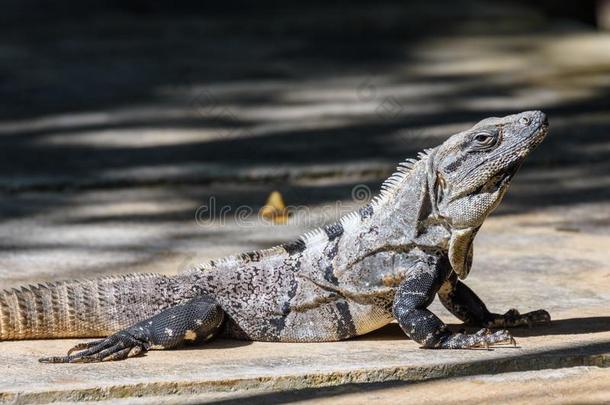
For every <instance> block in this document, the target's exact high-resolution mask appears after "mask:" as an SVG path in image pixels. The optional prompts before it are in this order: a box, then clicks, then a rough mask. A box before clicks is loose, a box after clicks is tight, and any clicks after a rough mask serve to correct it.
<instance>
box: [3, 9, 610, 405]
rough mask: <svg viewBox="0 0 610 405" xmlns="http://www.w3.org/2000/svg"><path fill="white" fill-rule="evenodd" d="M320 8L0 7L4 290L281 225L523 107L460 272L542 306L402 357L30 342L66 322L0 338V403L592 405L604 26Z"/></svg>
mask: <svg viewBox="0 0 610 405" xmlns="http://www.w3.org/2000/svg"><path fill="white" fill-rule="evenodd" d="M472 10H476V12H474V11H472ZM482 10H484V11H482ZM324 11H325V12H324V13H320V10H316V9H311V10H309V9H307V10H301V11H300V12H298V13H294V12H291V10H288V9H285V10H280V11H277V12H276V13H275V15H274V16H273V17H274V18H273V19H274V22H273V24H269V23H268V21H269V20H268V18H265V17H266V16H261V14H257V13H248V12H244V13H242V14H238V15H237V16H231V18H229V17H227V16H222V15H220V16H199V15H189V16H188V17H185V16H180V15H171V16H167V17H164V18H162V19H161V18H156V17H154V16H152V17H150V18H146V19H138V18H134V17H133V16H128V15H124V14H108V15H105V14H97V15H96V16H95V17H88V18H87V19H79V20H68V21H59V22H55V23H53V24H51V23H49V22H47V21H40V22H39V24H38V25H37V27H36V28H32V27H22V26H18V25H15V26H6V27H3V28H2V30H3V34H5V35H2V36H0V58H2V60H3V63H1V64H0V78H3V79H4V80H2V82H0V94H2V96H3V99H5V100H11V102H10V103H9V102H6V103H4V104H3V108H2V109H0V194H1V199H0V215H1V217H2V222H0V287H2V288H9V287H14V286H18V285H21V284H24V283H30V282H35V281H36V282H37V281H43V280H54V279H65V278H83V277H93V276H97V275H104V274H115V273H127V272H133V271H141V272H149V271H150V272H161V273H167V274H171V273H175V272H178V271H180V270H182V269H185V268H186V267H188V266H189V265H191V264H194V263H196V262H198V261H201V260H205V259H207V258H211V257H218V256H223V255H225V254H229V253H235V252H238V251H243V250H251V249H257V248H261V247H268V246H271V245H274V244H277V243H280V242H282V241H285V240H288V239H291V238H294V237H295V236H297V235H298V234H300V233H301V232H302V231H303V230H304V229H308V228H311V227H313V226H317V225H319V224H322V223H324V222H328V221H330V220H332V218H336V217H337V216H339V215H341V214H342V213H345V212H347V211H349V210H350V209H353V208H355V207H357V206H359V205H361V204H363V203H364V202H365V200H366V199H367V198H369V197H370V195H369V193H368V192H367V190H369V189H370V190H373V192H374V191H375V190H376V189H377V187H378V186H379V184H380V182H381V180H382V179H383V177H384V176H386V175H387V174H389V173H390V172H391V171H392V169H393V167H394V165H395V164H396V162H398V161H400V160H402V159H404V158H405V157H410V156H414V155H415V154H416V153H417V151H419V150H420V149H422V148H425V147H428V146H433V145H436V144H437V143H439V142H441V141H442V140H443V139H444V138H446V137H447V136H449V135H450V134H451V133H453V132H456V131H459V130H461V129H464V128H466V127H468V126H469V125H471V124H472V123H474V122H475V121H477V120H479V119H481V118H484V117H487V116H490V115H504V114H507V113H511V112H516V111H520V110H525V109H533V108H536V109H542V110H544V111H546V112H547V113H548V114H549V117H550V122H551V133H550V135H549V137H548V139H547V140H546V141H545V142H544V143H543V144H542V145H541V147H540V148H539V150H537V151H536V152H535V153H534V154H533V155H532V156H531V158H530V159H529V160H528V161H527V163H526V165H525V166H524V167H523V169H522V170H521V172H520V173H519V175H518V176H517V177H516V178H515V180H514V182H513V186H512V188H511V191H510V192H509V194H508V195H507V197H506V198H505V201H504V203H503V205H502V206H501V207H500V208H499V209H498V211H497V213H496V214H495V215H494V216H493V217H492V218H490V219H489V221H488V222H486V224H485V226H484V227H483V229H482V230H481V232H480V234H479V236H478V238H477V241H476V245H475V264H474V268H473V271H472V272H471V275H470V276H469V279H468V283H469V285H470V286H471V287H473V289H474V290H475V291H477V292H479V293H480V295H481V297H482V298H483V299H484V300H485V301H486V302H487V303H488V305H489V307H490V308H492V309H493V310H497V311H503V310H506V309H508V308H510V307H513V306H516V307H518V308H519V309H520V310H522V311H527V310H533V309H538V308H545V309H547V310H549V311H550V312H551V315H552V316H553V319H554V321H553V323H552V325H550V326H548V327H544V328H538V329H520V330H516V331H515V335H516V336H517V340H518V344H519V345H518V347H517V348H499V349H495V350H493V351H485V350H473V351H451V352H449V351H443V352H438V351H423V350H420V349H418V348H417V345H415V344H414V343H413V342H411V341H409V340H408V339H405V338H404V336H403V335H402V333H401V332H400V330H399V328H398V327H397V326H396V325H395V324H393V325H389V326H388V327H386V328H384V329H382V330H381V331H378V332H375V333H373V334H371V335H367V336H364V337H361V338H359V339H355V340H351V341H348V342H339V343H325V344H268V343H250V344H246V343H244V342H235V341H229V340H220V341H217V342H215V343H212V344H210V345H208V346H206V347H202V348H197V349H189V350H181V351H172V352H151V353H149V354H147V355H146V356H144V357H142V358H137V359H131V360H130V361H127V362H120V363H112V364H91V365H69V366H66V365H63V366H62V365H40V364H38V363H37V362H36V359H37V358H38V357H40V356H42V355H46V354H55V353H61V352H63V351H65V350H66V348H68V347H70V345H71V344H73V343H74V341H68V340H60V341H30V342H1V343H0V401H2V400H4V401H9V402H10V401H16V402H21V403H28V402H45V401H55V400H56V401H74V400H79V399H88V400H100V401H109V400H112V401H117V400H118V399H119V398H123V399H121V401H120V402H121V403H147V402H148V401H151V400H152V401H154V402H160V403H183V402H189V403H205V402H221V403H232V402H243V401H244V400H248V401H256V402H260V403H277V402H308V401H309V402H313V401H316V402H320V401H322V402H325V403H353V402H388V401H398V400H400V401H401V402H408V401H411V402H412V403H421V402H423V401H426V402H430V403H457V402H462V401H469V402H487V403H489V402H508V403H530V402H548V403H600V402H610V383H608V381H610V379H609V378H608V377H610V374H609V372H608V368H607V367H608V365H610V358H609V356H610V311H609V310H608V308H609V306H608V302H609V301H610V265H609V264H608V262H607V259H608V252H609V251H610V204H609V203H608V201H610V135H609V134H608V132H609V131H610V113H608V111H609V106H610V91H609V87H610V53H609V52H608V51H607V50H608V49H610V35H608V34H604V33H598V32H594V31H593V30H592V29H591V28H589V27H585V26H581V25H579V24H577V23H575V22H573V21H563V20H556V19H547V18H545V17H543V16H542V15H540V14H538V13H537V12H536V11H535V10H532V9H529V8H519V7H516V6H514V5H512V6H510V7H508V6H503V5H501V4H500V3H498V4H496V5H494V6H493V7H492V6H488V7H485V8H483V9H482V8H481V7H480V4H478V3H476V2H473V1H461V2H457V3H456V6H455V7H453V8H447V9H443V10H439V9H437V8H435V7H434V6H433V5H426V4H420V2H413V3H410V4H409V5H396V4H393V3H387V4H386V3H384V4H383V5H380V6H375V7H367V6H362V5H358V6H354V7H352V8H350V9H349V10H345V9H342V8H339V7H338V6H327V9H325V10H324ZM413 16H418V18H414V17H413ZM428 25H433V26H437V27H442V28H441V29H439V30H438V31H435V32H430V30H429V29H423V28H426V27H427V26H428ZM274 189H278V190H279V191H281V192H282V194H283V195H284V197H285V199H286V202H287V203H288V204H289V205H294V206H297V207H298V209H297V210H296V211H297V213H296V214H295V216H293V217H292V218H291V220H290V221H289V223H288V224H286V225H270V224H264V223H261V221H260V220H258V219H257V218H256V217H255V215H253V213H256V212H257V210H258V209H259V208H260V207H261V205H262V204H264V201H265V198H266V196H267V195H268V193H269V192H270V191H272V190H274ZM361 192H363V193H361ZM350 197H352V198H350ZM227 211H228V212H227ZM223 213H224V214H223ZM433 306H434V310H435V311H436V312H438V313H439V314H440V315H441V316H442V317H443V318H444V319H446V320H447V321H448V322H450V323H451V324H452V325H453V327H455V328H459V327H460V326H459V325H457V324H456V323H455V319H454V318H452V317H451V316H450V315H449V314H447V313H446V312H445V311H444V310H443V309H442V308H440V306H439V305H438V303H436V302H435V303H434V304H433ZM329 359H332V361H329ZM320 387H325V388H320ZM140 396H144V398H142V399H138V397H140Z"/></svg>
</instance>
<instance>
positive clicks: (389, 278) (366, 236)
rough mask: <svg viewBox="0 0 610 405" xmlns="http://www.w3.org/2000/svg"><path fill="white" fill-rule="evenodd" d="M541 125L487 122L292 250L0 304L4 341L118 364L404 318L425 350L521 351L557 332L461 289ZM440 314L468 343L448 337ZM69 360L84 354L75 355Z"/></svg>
mask: <svg viewBox="0 0 610 405" xmlns="http://www.w3.org/2000/svg"><path fill="white" fill-rule="evenodd" d="M547 127H548V122H547V119H546V116H545V115H544V113H542V112H540V111H528V112H523V113H520V114H516V115H510V116H507V117H504V118H488V119H485V120H483V121H481V122H479V123H478V124H476V125H475V126H474V127H473V128H471V129H469V130H466V131H464V132H461V133H458V134H456V135H454V136H452V137H450V138H449V139H448V140H447V141H445V142H444V143H443V144H441V145H440V146H438V147H436V148H433V149H429V150H427V151H425V152H423V153H421V154H420V156H419V158H418V159H417V160H407V161H405V162H403V163H401V164H400V166H399V167H398V170H397V172H396V173H395V174H393V175H392V176H391V177H390V178H389V179H387V180H386V181H385V182H384V183H383V185H382V190H381V192H380V194H379V195H378V196H377V197H376V198H375V199H374V200H373V201H372V202H371V203H370V204H368V205H367V206H365V207H363V208H361V209H360V210H359V211H357V212H353V213H351V214H348V215H346V216H344V217H343V218H341V220H339V221H338V222H336V223H335V224H332V225H328V226H326V227H323V228H321V229H317V230H315V231H313V232H310V233H307V234H305V235H304V236H302V237H301V238H299V239H298V240H296V241H294V242H291V243H286V244H284V245H281V246H277V247H274V248H270V249H267V250H262V251H256V252H251V253H245V254H241V255H238V256H230V257H227V258H224V259H221V260H217V261H210V262H209V263H206V264H203V265H201V266H199V267H197V268H195V269H192V270H189V271H188V272H185V273H183V274H179V275H177V276H161V275H142V274H134V275H129V276H121V277H108V278H101V279H97V280H89V281H71V282H58V283H49V284H41V285H38V286H30V287H24V288H21V289H14V290H10V291H4V292H2V293H0V340H12V339H35V338H59V337H105V336H108V335H110V336H109V337H107V338H104V339H101V340H97V341H94V342H89V343H83V344H79V345H77V346H76V347H74V348H72V349H71V350H70V351H69V352H68V355H67V356H61V357H48V358H44V359H41V361H45V362H82V361H102V360H118V359H124V358H126V357H131V356H134V355H137V354H139V353H141V352H144V351H146V350H149V349H153V348H173V347H176V346H178V345H180V344H182V343H185V342H194V341H202V340H207V339H210V338H212V337H213V336H216V335H219V334H222V335H224V336H229V337H234V338H241V339H251V340H261V341H278V342H321V341H334V340H340V339H347V338H350V337H353V336H357V335H362V334H365V333H367V332H370V331H372V330H374V329H378V328H380V327H382V326H383V325H385V324H387V323H389V322H391V321H392V320H393V319H396V320H397V321H398V323H399V324H400V327H401V328H402V329H403V330H404V331H405V333H406V334H407V335H409V336H410V337H411V338H412V339H413V340H415V341H416V342H417V343H419V344H420V345H421V346H422V347H424V348H449V349H456V348H471V347H480V346H489V345H494V344H503V343H511V342H514V340H513V338H512V336H511V335H510V333H509V332H508V331H506V330H499V331H496V332H491V331H489V330H488V329H486V328H488V327H490V328H491V327H496V328H504V327H512V326H519V325H531V324H535V323H544V322H549V321H550V316H549V314H548V313H547V312H546V311H544V310H539V311H534V312H530V313H527V314H523V315H520V314H519V313H518V312H517V311H516V310H510V311H508V312H507V313H505V314H503V315H499V314H495V313H491V312H489V311H488V310H487V308H486V307H485V305H484V304H483V303H482V302H481V300H480V299H479V298H478V297H477V296H476V295H475V294H474V293H473V292H472V291H471V290H470V289H469V288H468V287H467V286H466V285H465V284H464V283H463V282H462V281H460V280H458V279H464V278H465V277H466V276H467V275H468V272H469V270H470V267H471V263H472V255H473V249H472V244H473V239H474V237H475V235H476V233H477V231H478V230H479V228H480V227H481V225H482V223H483V221H484V219H485V218H486V217H487V215H488V214H489V213H490V212H491V211H492V210H493V209H494V208H495V207H496V206H497V205H498V204H499V203H500V200H501V199H502V197H503V195H504V194H505V192H506V190H507V188H508V185H509V183H510V180H511V179H512V177H513V176H514V174H515V172H516V171H517V170H518V168H519V166H520V165H521V163H522V162H523V160H524V159H525V157H526V156H527V155H528V154H529V153H530V152H531V151H532V150H533V149H534V148H535V147H536V146H537V145H538V144H539V143H540V142H541V141H542V140H543V139H544V137H545V135H546V133H547ZM436 294H438V295H439V298H440V300H441V302H442V303H443V304H444V305H445V306H446V307H447V308H448V309H449V310H450V311H451V312H452V313H453V314H454V315H455V316H457V317H458V318H459V319H461V320H462V321H464V322H465V323H467V324H471V325H479V326H481V327H484V329H481V330H480V331H479V332H477V333H474V334H465V333H453V332H451V331H450V330H449V329H448V328H447V327H446V326H445V324H444V323H443V322H442V321H441V320H440V319H439V318H438V317H436V316H435V315H434V314H433V313H432V312H430V311H429V310H428V309H427V307H428V305H429V304H430V303H431V302H432V300H433V299H434V297H435V295H436ZM73 352H77V353H75V354H73Z"/></svg>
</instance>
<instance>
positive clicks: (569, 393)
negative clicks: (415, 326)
mask: <svg viewBox="0 0 610 405" xmlns="http://www.w3.org/2000/svg"><path fill="white" fill-rule="evenodd" d="M609 378H610V369H609V368H600V367H587V366H581V367H573V368H564V369H551V370H538V371H524V372H508V373H502V374H497V375H489V374H487V375H486V374H483V375H477V376H470V377H456V378H446V379H435V380H427V381H419V382H400V381H399V382H396V381H395V382H385V383H362V384H345V385H341V386H333V387H324V388H316V389H301V390H293V391H262V390H256V389H253V390H249V391H245V392H244V391H241V392H211V393H203V394H184V395H164V396H154V397H145V398H129V399H113V400H102V401H92V402H91V403H92V404H99V405H104V404H108V403H112V404H116V405H139V404H149V403H151V402H154V403H155V404H159V405H174V404H189V405H190V404H208V403H214V404H223V405H229V404H243V403H256V404H278V403H291V404H329V405H330V404H355V403H366V404H388V403H400V404H422V403H426V404H434V405H437V404H438V405H452V404H464V403H484V404H489V403H502V404H514V405H517V404H524V405H525V404H527V405H530V404H532V403H544V404H605V403H608V398H610V386H609V385H608V379H609Z"/></svg>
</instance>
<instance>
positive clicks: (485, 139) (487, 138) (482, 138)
mask: <svg viewBox="0 0 610 405" xmlns="http://www.w3.org/2000/svg"><path fill="white" fill-rule="evenodd" d="M494 139H495V138H494V136H493V135H491V134H487V133H485V132H481V133H479V134H476V135H475V137H474V141H475V142H476V143H477V144H479V145H481V146H487V145H491V144H492V143H493V142H494Z"/></svg>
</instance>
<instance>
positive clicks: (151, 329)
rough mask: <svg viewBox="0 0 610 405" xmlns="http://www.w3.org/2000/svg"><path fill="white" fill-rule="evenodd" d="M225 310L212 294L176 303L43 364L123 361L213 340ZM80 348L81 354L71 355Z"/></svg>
mask: <svg viewBox="0 0 610 405" xmlns="http://www.w3.org/2000/svg"><path fill="white" fill-rule="evenodd" d="M223 319H224V311H223V310H222V309H221V308H220V306H219V305H218V304H217V303H216V302H215V301H214V299H212V298H211V297H207V296H205V297H198V298H194V299H192V300H189V301H186V302H184V303H181V304H178V305H175V306H173V307H171V308H168V309H166V310H164V311H161V312H160V313H158V314H156V315H154V316H152V317H151V318H149V319H145V320H143V321H141V322H138V323H137V324H135V325H133V326H130V327H129V328H126V329H124V330H122V331H120V332H117V333H115V334H114V335H111V336H109V337H107V338H106V339H101V340H96V341H93V342H88V343H81V344H78V345H76V346H75V347H73V348H72V349H70V350H69V351H68V354H67V355H66V356H59V357H45V358H42V359H40V361H41V362H43V363H79V362H99V361H109V360H123V359H126V358H128V357H133V356H137V355H138V354H140V353H143V352H145V351H147V350H150V349H172V348H175V347H177V346H179V345H181V344H183V343H195V342H200V341H204V340H208V339H211V338H212V337H213V336H215V335H216V333H217V332H218V330H219V328H220V326H221V324H222V322H223ZM75 351H77V352H78V353H76V354H72V353H73V352H75Z"/></svg>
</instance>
